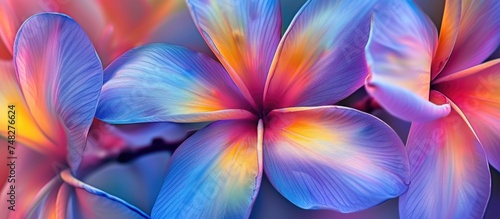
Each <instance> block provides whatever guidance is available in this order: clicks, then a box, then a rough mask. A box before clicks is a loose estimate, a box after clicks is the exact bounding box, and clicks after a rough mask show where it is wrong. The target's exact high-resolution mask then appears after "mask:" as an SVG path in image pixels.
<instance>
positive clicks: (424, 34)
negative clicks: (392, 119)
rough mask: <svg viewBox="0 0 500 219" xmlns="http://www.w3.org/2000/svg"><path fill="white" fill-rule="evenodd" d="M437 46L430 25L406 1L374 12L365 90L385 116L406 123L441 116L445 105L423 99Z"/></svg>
mask: <svg viewBox="0 0 500 219" xmlns="http://www.w3.org/2000/svg"><path fill="white" fill-rule="evenodd" d="M436 44H437V32H436V28H435V26H434V25H433V24H432V21H431V20H430V19H429V18H428V17H427V16H426V15H425V14H423V13H422V12H421V11H420V10H419V9H418V8H417V6H416V5H415V4H414V3H412V2H411V1H396V0H395V1H387V2H386V4H379V8H377V9H376V10H375V14H374V20H373V23H372V29H371V36H370V39H369V41H368V44H367V46H366V51H367V52H366V56H367V62H368V66H369V68H370V71H371V72H370V73H371V75H370V77H369V78H368V79H367V81H366V89H367V91H368V92H369V93H370V95H372V96H373V97H374V98H375V99H376V100H377V101H378V102H379V103H380V105H382V106H383V107H384V108H385V109H386V110H387V111H388V112H390V113H391V114H393V115H395V116H397V117H400V118H402V119H404V120H407V121H425V120H432V119H436V118H439V117H442V116H445V115H447V114H448V113H449V111H450V106H449V105H448V104H444V105H440V106H438V105H435V104H433V103H431V102H429V101H428V98H429V90H430V77H431V72H430V70H431V62H432V57H433V54H434V51H435V49H436Z"/></svg>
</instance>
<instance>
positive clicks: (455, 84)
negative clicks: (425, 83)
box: [435, 59, 500, 170]
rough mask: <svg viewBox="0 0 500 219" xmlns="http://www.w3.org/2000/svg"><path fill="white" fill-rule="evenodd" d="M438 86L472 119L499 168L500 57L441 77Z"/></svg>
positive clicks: (491, 158) (480, 139)
mask: <svg viewBox="0 0 500 219" xmlns="http://www.w3.org/2000/svg"><path fill="white" fill-rule="evenodd" d="M436 83H437V84H436V85H435V87H436V89H437V90H439V91H440V92H442V93H443V94H444V95H446V96H447V97H448V98H450V99H451V100H452V101H453V102H454V103H455V104H456V105H457V106H458V107H459V108H460V110H462V111H463V113H464V114H465V116H466V117H467V119H468V120H469V121H470V124H471V125H472V128H473V130H474V132H475V134H476V135H477V136H478V137H479V141H480V142H481V145H482V146H483V148H484V150H485V151H486V155H487V157H488V160H489V162H490V163H491V165H492V166H493V167H495V168H496V169H498V170H500V147H499V145H500V133H499V130H500V59H495V60H493V61H490V62H487V63H484V64H481V65H477V66H474V67H472V68H468V69H466V70H463V71H461V72H457V73H455V74H452V75H449V76H447V77H442V78H440V80H438V81H437V82H436Z"/></svg>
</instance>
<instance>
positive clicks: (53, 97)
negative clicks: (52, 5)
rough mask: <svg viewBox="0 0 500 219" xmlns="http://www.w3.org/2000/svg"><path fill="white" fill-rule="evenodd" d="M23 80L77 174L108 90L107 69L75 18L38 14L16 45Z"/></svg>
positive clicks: (39, 120)
mask: <svg viewBox="0 0 500 219" xmlns="http://www.w3.org/2000/svg"><path fill="white" fill-rule="evenodd" d="M14 64H15V67H16V72H17V78H18V81H19V84H20V87H21V90H22V92H23V96H24V98H25V100H26V103H27V106H28V108H29V111H30V114H31V115H32V116H33V117H34V118H36V119H35V121H36V124H37V126H38V127H39V128H40V129H41V130H43V132H44V134H45V135H46V136H47V137H48V138H49V139H50V140H51V141H53V142H54V144H56V145H58V146H59V147H64V146H66V145H67V146H68V147H67V148H64V149H61V150H62V151H67V154H68V164H69V165H70V166H71V168H72V170H73V171H74V170H75V169H76V168H77V167H78V165H79V163H80V162H81V157H82V154H83V149H84V147H85V143H86V136H87V132H88V130H89V128H90V125H91V123H92V120H93V118H94V115H95V110H96V106H97V101H98V98H99V94H100V91H101V86H102V80H103V79H102V67H101V63H100V61H99V58H98V57H97V54H96V52H95V50H94V47H93V46H92V43H91V42H90V40H89V39H88V38H87V36H86V34H85V32H84V31H83V30H82V29H81V28H80V26H79V25H78V24H77V23H76V22H75V21H74V20H72V19H71V18H69V17H67V16H65V15H61V14H55V13H46V14H39V15H35V16H32V17H31V18H29V19H28V20H27V21H26V22H25V23H24V24H23V26H22V27H21V28H20V30H19V33H18V35H17V37H16V41H15V46H14Z"/></svg>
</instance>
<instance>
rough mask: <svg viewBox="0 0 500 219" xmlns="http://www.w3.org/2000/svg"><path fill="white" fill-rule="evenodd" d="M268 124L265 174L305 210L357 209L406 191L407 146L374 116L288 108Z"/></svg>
mask: <svg viewBox="0 0 500 219" xmlns="http://www.w3.org/2000/svg"><path fill="white" fill-rule="evenodd" d="M265 127H266V129H265V132H264V148H263V150H264V169H265V172H266V174H267V176H268V178H269V181H271V183H272V184H273V185H274V187H275V188H276V189H277V190H278V191H279V192H280V193H281V194H282V195H283V196H285V197H286V198H287V199H288V200H290V201H291V202H292V203H294V204H295V205H297V206H299V207H301V208H306V209H334V210H337V211H341V212H353V211H359V210H362V209H366V208H369V207H372V206H375V205H377V204H379V203H381V202H383V201H385V200H387V199H389V198H393V197H397V196H399V195H401V194H402V193H403V192H405V191H406V189H407V184H408V175H409V168H408V158H407V156H406V151H405V148H404V145H403V143H402V142H401V140H400V139H399V137H398V136H397V135H396V133H395V132H394V131H392V129H390V128H389V126H387V125H386V124H384V123H383V122H381V121H380V120H378V119H376V118H375V117H373V116H371V115H368V114H365V113H362V112H359V111H356V110H353V109H349V108H345V107H339V106H325V107H310V108H307V107H298V108H284V109H279V110H274V111H272V112H271V114H270V118H269V121H268V122H266V123H265Z"/></svg>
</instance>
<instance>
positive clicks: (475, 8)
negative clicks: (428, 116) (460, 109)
mask: <svg viewBox="0 0 500 219" xmlns="http://www.w3.org/2000/svg"><path fill="white" fill-rule="evenodd" d="M499 14H500V1H498V0H478V1H471V0H463V1H462V14H461V17H460V27H459V29H458V36H457V39H456V43H455V47H454V48H453V52H452V54H451V57H450V59H449V60H448V63H447V64H446V67H445V68H444V69H443V72H442V73H440V75H439V77H444V76H446V75H450V74H453V73H455V72H458V71H461V70H464V69H466V68H470V67H472V66H474V65H477V64H479V63H481V62H483V61H484V60H485V59H486V58H488V56H490V55H491V53H493V52H494V51H495V50H496V49H497V47H498V45H499V43H500V33H499V30H500V16H498V15H499Z"/></svg>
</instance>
